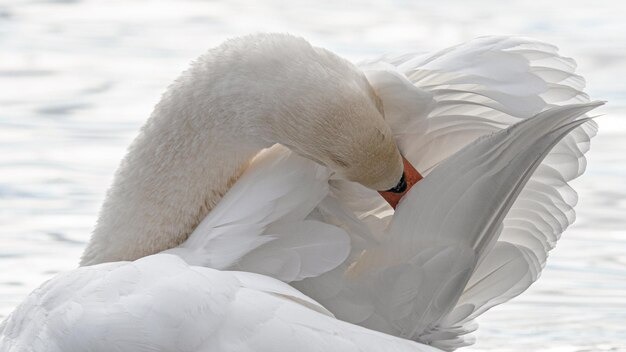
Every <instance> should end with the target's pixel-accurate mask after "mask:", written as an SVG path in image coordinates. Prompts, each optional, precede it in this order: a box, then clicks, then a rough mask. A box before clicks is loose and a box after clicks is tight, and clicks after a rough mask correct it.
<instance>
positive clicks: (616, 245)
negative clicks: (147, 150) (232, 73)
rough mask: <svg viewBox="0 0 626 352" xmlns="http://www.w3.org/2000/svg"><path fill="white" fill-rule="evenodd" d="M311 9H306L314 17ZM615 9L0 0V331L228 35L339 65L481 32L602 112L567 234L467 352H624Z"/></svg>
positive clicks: (620, 56)
mask: <svg viewBox="0 0 626 352" xmlns="http://www.w3.org/2000/svg"><path fill="white" fill-rule="evenodd" d="M313 4H315V5H313ZM625 10H626V7H625V6H624V5H621V4H620V2H618V1H614V2H610V1H595V2H587V1H580V0H576V1H565V0H555V1H536V2H508V1H472V2H469V1H467V2H465V1H430V2H428V1H391V2H388V3H386V4H384V5H383V4H381V2H379V1H358V2H357V1H345V2H341V3H340V2H338V1H329V2H319V3H313V2H310V3H309V2H306V1H279V0H269V1H264V2H262V3H256V4H255V3H253V2H246V1H236V0H229V1H192V0H186V1H173V0H171V1H165V0H164V1H144V0H132V1H129V0H125V1H122V0H118V1H106V2H102V1H95V0H87V1H81V0H74V1H72V0H66V1H17V0H0V243H1V245H0V318H1V317H2V316H5V315H6V314H8V313H9V312H10V311H11V310H12V309H13V307H14V306H15V305H16V304H17V303H18V302H20V301H21V300H22V299H23V297H24V296H25V295H26V294H27V293H28V292H30V291H31V290H32V289H33V288H35V287H36V286H38V285H39V284H40V283H41V282H43V281H44V280H45V279H47V278H50V277H51V276H52V275H53V274H54V273H56V272H59V271H63V270H68V269H71V268H73V267H75V266H76V263H77V261H78V257H79V255H80V253H81V250H82V248H83V247H84V245H85V242H86V240H87V238H88V235H89V232H90V230H91V227H92V225H93V224H94V221H95V218H96V213H97V210H98V207H99V204H100V202H101V201H102V199H103V196H104V192H105V190H106V187H107V185H108V183H109V182H110V180H111V177H112V174H113V171H114V170H115V168H116V166H117V163H118V161H119V159H120V158H121V156H122V155H123V153H124V149H125V147H126V145H127V144H128V142H129V141H130V140H131V139H132V137H133V136H134V134H135V133H136V131H137V129H138V128H139V126H140V125H141V124H142V123H143V121H144V120H145V119H146V117H147V116H148V115H149V113H150V111H151V109H152V107H153V106H154V104H155V103H156V102H157V100H158V98H159V95H160V93H161V92H162V91H163V90H164V88H165V87H166V86H167V85H168V84H169V83H170V82H171V81H172V80H173V79H174V78H175V77H176V76H177V74H178V73H179V72H180V71H181V70H182V69H184V68H185V67H186V66H187V64H188V62H189V61H190V60H191V59H193V58H195V57H196V56H198V55H199V54H201V53H202V52H203V51H205V50H206V49H207V48H209V47H211V46H214V45H217V44H219V43H220V42H221V41H222V40H224V39H225V38H227V37H230V36H235V35H240V34H245V33H250V32H258V31H283V32H290V33H294V34H299V35H302V36H305V37H306V38H308V39H309V40H310V41H312V42H314V43H315V44H317V45H320V46H324V47H327V48H329V49H331V50H333V51H335V52H337V53H339V54H342V55H343V56H345V57H348V58H350V59H354V60H358V59H362V58H366V57H369V56H372V55H377V54H381V53H384V52H390V51H391V52H403V51H428V50H434V49H438V48H442V47H445V46H448V45H453V44H456V43H458V42H461V41H465V40H468V39H471V38H473V37H476V36H480V35H486V34H520V35H526V36H532V37H536V38H540V39H542V40H544V41H548V42H551V43H554V44H557V45H559V46H560V47H561V49H562V52H563V53H564V54H566V55H569V56H572V57H575V58H576V59H577V61H578V62H579V72H580V73H581V74H582V75H584V76H585V77H586V78H587V81H588V91H589V92H590V94H591V96H592V97H593V98H597V99H606V100H609V105H608V106H607V107H606V108H603V110H602V111H601V112H602V113H604V114H606V116H605V117H603V118H602V119H600V120H599V123H600V134H599V135H598V137H597V138H595V139H594V141H593V143H592V150H591V152H590V153H589V154H588V156H589V167H588V169H587V172H586V174H585V175H584V176H583V177H582V178H581V179H579V180H577V181H576V182H575V183H574V186H575V188H576V189H577V190H578V191H579V195H580V202H579V205H578V207H577V210H578V220H577V222H576V224H575V225H574V226H572V227H571V228H570V229H568V230H567V231H566V232H565V234H564V236H563V238H562V240H561V241H560V242H559V245H558V247H557V248H556V249H555V250H554V251H553V252H552V255H551V257H550V259H549V261H548V266H547V268H546V270H545V271H544V274H543V277H542V278H541V279H540V280H539V282H537V283H536V284H535V285H534V286H533V287H532V288H531V289H530V290H529V291H528V292H526V293H524V294H523V295H521V296H520V297H518V298H516V299H515V300H513V301H511V302H509V303H506V304H504V305H502V306H500V307H497V308H495V309H493V310H492V311H490V312H488V313H487V314H485V315H484V316H483V317H482V318H481V319H480V320H479V322H480V324H481V327H480V329H479V331H478V343H477V344H476V346H475V347H473V348H472V349H474V350H498V351H529V350H534V351H539V350H540V351H617V350H626V186H625V185H626V123H625V122H624V119H625V118H626V20H625V19H624V13H625Z"/></svg>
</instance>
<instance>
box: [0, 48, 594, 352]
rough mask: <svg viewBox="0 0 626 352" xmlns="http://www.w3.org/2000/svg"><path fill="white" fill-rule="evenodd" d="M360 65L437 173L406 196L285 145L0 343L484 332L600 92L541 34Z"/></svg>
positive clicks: (324, 342) (454, 336) (405, 345)
mask: <svg viewBox="0 0 626 352" xmlns="http://www.w3.org/2000/svg"><path fill="white" fill-rule="evenodd" d="M360 67H361V68H362V69H363V71H364V72H365V74H366V76H367V78H368V80H369V81H370V83H371V84H372V87H373V88H374V90H375V91H376V94H377V95H378V96H379V97H380V99H381V100H382V103H383V108H384V112H385V118H386V121H387V123H388V124H389V125H390V127H391V129H392V131H393V133H394V135H395V137H396V141H397V143H398V145H399V147H400V150H401V151H402V153H403V155H404V156H405V157H406V158H407V159H409V160H410V161H411V163H412V164H413V165H415V167H416V168H417V169H418V170H420V171H422V172H423V174H425V175H426V177H425V179H424V180H422V181H420V182H419V183H418V184H417V185H416V186H414V187H413V189H412V190H411V191H410V192H409V193H408V194H407V195H406V196H405V198H404V199H403V201H402V202H401V203H400V205H399V206H398V208H397V210H396V212H395V214H394V212H393V210H392V209H391V208H390V207H389V206H388V205H387V204H386V203H385V201H384V200H383V199H382V198H381V197H380V196H379V195H378V194H377V193H376V192H375V191H372V190H370V189H368V188H365V187H363V186H361V185H359V184H357V183H353V182H349V181H345V180H342V179H340V178H338V177H337V176H336V175H333V174H332V173H331V172H330V171H329V170H328V169H327V168H325V167H323V166H321V165H318V164H316V163H314V162H312V161H310V160H308V159H305V158H303V157H300V156H298V155H296V154H294V153H292V152H291V151H289V150H288V149H286V148H284V147H281V146H274V147H272V148H270V149H267V150H265V151H263V152H262V153H260V154H259V155H258V156H257V157H256V158H255V159H254V160H253V162H252V163H251V165H250V166H249V167H248V168H247V169H246V171H245V172H244V174H243V176H242V177H241V178H240V179H239V180H238V181H237V182H236V183H235V185H234V186H233V187H232V188H231V189H230V190H229V191H228V193H227V194H226V195H225V196H224V198H222V199H221V201H220V202H219V203H218V204H217V206H216V207H215V208H214V209H213V210H212V211H211V212H210V213H209V215H208V216H207V217H206V218H205V219H204V220H203V221H202V222H201V223H200V225H199V226H197V228H196V229H195V231H194V232H193V234H192V235H191V236H190V237H189V239H188V240H187V241H186V242H184V243H183V244H181V245H180V246H178V247H176V248H173V249H170V250H167V251H165V252H164V253H160V254H156V255H152V256H149V257H146V258H143V259H140V260H137V261H135V262H116V263H109V264H99V265H95V266H90V267H83V268H80V269H77V270H75V271H71V272H68V273H65V274H61V275H58V276H57V277H55V278H54V279H52V280H50V281H49V282H47V283H45V284H44V285H43V286H42V287H41V288H39V289H37V290H36V291H34V292H33V293H32V294H31V295H30V296H29V297H28V298H27V299H26V301H25V302H23V303H22V304H21V305H20V306H19V307H18V308H17V309H16V310H15V311H14V312H13V313H12V314H11V315H10V316H9V317H8V318H7V319H6V320H5V321H4V322H3V323H2V325H0V351H3V352H5V351H6V352H9V351H10V352H15V351H50V352H52V351H65V352H68V351H296V350H297V351H381V350H390V351H428V350H432V349H433V348H432V347H429V346H427V345H426V344H428V345H433V346H436V347H438V348H441V349H445V350H453V349H455V348H458V347H461V346H464V345H468V344H471V343H472V341H473V340H472V338H471V336H470V335H468V334H469V333H471V332H472V331H473V330H475V329H476V324H475V323H473V320H474V318H476V317H477V316H479V315H480V314H481V313H483V312H484V311H486V310H487V309H489V308H491V307H492V306H494V305H497V304H500V303H503V302H505V301H507V300H508V299H510V298H512V297H514V296H516V295H518V294H520V293H521V292H523V291H524V290H525V289H526V288H528V286H529V285H530V284H531V283H532V282H534V281H535V280H536V279H537V278H538V276H539V274H540V273H541V269H542V268H543V266H544V264H545V260H546V257H547V253H548V251H549V250H550V249H552V248H553V247H554V245H555V243H556V241H557V240H558V238H559V237H560V235H561V233H562V232H563V231H564V230H565V228H566V227H567V226H568V225H570V224H571V223H572V222H573V220H574V211H573V207H574V205H575V203H576V194H575V192H574V191H573V190H572V189H571V188H570V187H569V186H568V184H567V182H568V181H570V180H572V179H573V178H575V177H577V176H579V175H580V174H582V172H583V171H584V168H585V158H584V153H585V152H586V151H587V150H588V148H589V140H590V138H591V137H593V135H594V134H595V129H596V125H595V123H594V122H593V121H591V120H589V119H588V118H586V116H585V114H586V113H587V112H588V111H590V110H591V109H593V108H595V107H597V106H599V105H601V103H598V102H592V103H590V102H589V99H588V97H587V96H586V95H585V94H584V93H583V92H582V90H583V87H584V80H583V79H582V78H581V77H580V76H578V75H576V74H575V73H574V68H575V65H574V63H573V61H572V60H571V59H567V58H563V57H561V56H559V55H558V53H557V50H556V48H555V47H553V46H551V45H547V44H543V43H539V42H536V41H533V40H529V39H520V38H508V37H487V38H479V39H476V40H474V41H471V42H469V43H466V44H462V45H459V46H456V47H453V48H449V49H446V50H443V51H441V52H438V53H435V54H433V55H405V56H400V57H383V58H381V59H379V60H375V61H372V62H367V63H363V64H361V66H360ZM232 270H236V271H232ZM253 273H257V274H253ZM258 274H262V275H258ZM287 283H289V284H290V285H288V284H287ZM294 287H295V288H294ZM296 289H297V290H296ZM409 340H414V341H417V342H413V341H409Z"/></svg>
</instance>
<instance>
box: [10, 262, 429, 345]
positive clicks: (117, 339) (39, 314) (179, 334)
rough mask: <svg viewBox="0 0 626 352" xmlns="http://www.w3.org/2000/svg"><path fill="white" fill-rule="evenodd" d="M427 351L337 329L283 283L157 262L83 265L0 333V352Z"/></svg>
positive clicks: (46, 288) (354, 329)
mask: <svg viewBox="0 0 626 352" xmlns="http://www.w3.org/2000/svg"><path fill="white" fill-rule="evenodd" d="M384 349H392V350H394V351H407V352H409V351H412V352H418V351H424V352H426V351H435V349H433V348H431V347H428V346H421V345H419V344H417V343H415V342H412V341H408V340H404V339H398V338H395V337H393V336H390V335H385V334H382V333H379V332H376V331H372V330H368V329H365V328H362V327H359V326H355V325H352V324H349V323H345V322H342V321H339V320H337V319H335V318H334V317H332V314H330V313H329V312H328V311H327V310H326V309H324V308H323V307H321V306H320V305H319V304H318V303H316V302H314V301H313V300H311V299H310V298H308V297H306V296H304V295H303V294H301V293H300V292H298V291H297V290H295V289H293V288H292V287H290V286H289V285H287V284H285V283H283V282H281V281H278V280H275V279H271V278H269V277H267V276H261V275H257V274H252V273H243V272H229V271H218V270H214V269H210V268H201V267H192V266H189V265H188V264H186V263H185V262H183V261H182V260H181V259H180V258H178V257H176V256H173V255H167V254H156V255H153V256H149V257H146V258H142V259H140V260H137V261H135V262H117V263H111V264H100V265H96V266H90V267H82V268H79V269H77V270H74V271H71V272H68V273H65V274H62V275H60V276H57V277H56V278H55V279H53V280H51V281H49V282H47V283H46V284H44V285H43V286H42V287H41V288H39V289H38V290H37V291H35V292H33V293H32V294H31V295H30V296H29V298H28V300H27V301H26V302H24V303H22V304H21V305H20V307H19V308H18V309H17V310H16V311H15V312H13V313H12V314H11V316H9V318H8V319H7V320H6V321H5V322H4V323H3V326H2V327H0V351H3V352H22V351H34V352H44V351H45V352H84V351H91V352H111V351H133V352H154V351H163V352H165V351H181V352H184V351H188V352H209V351H223V352H229V351H232V352H246V351H249V352H253V351H257V352H258V351H267V352H271V351H281V350H282V351H303V352H309V351H310V352H314V351H321V350H323V351H354V352H357V351H363V352H365V351H372V352H373V351H380V350H384Z"/></svg>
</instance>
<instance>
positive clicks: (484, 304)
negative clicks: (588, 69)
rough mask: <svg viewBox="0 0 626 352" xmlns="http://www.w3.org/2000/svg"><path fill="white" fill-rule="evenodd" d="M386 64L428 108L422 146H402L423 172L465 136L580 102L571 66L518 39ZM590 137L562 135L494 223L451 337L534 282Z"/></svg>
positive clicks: (588, 127) (565, 222) (570, 217)
mask: <svg viewBox="0 0 626 352" xmlns="http://www.w3.org/2000/svg"><path fill="white" fill-rule="evenodd" d="M395 65H396V66H397V68H396V69H397V70H399V71H400V72H402V73H404V74H406V76H407V77H408V79H409V80H410V81H411V82H412V83H415V85H416V86H417V87H420V88H422V89H424V90H425V91H427V92H429V93H431V94H433V96H434V99H435V100H436V101H437V108H435V109H434V110H433V111H431V113H430V115H429V116H428V121H429V124H428V126H429V127H428V132H426V133H425V134H426V136H427V138H422V141H420V142H417V143H413V142H409V143H407V144H409V146H408V148H407V149H409V150H411V151H414V152H415V153H416V154H415V155H424V156H425V159H420V160H419V162H420V163H421V166H420V167H422V168H424V170H429V169H431V168H432V167H433V166H434V165H436V164H437V163H439V162H440V161H441V160H443V159H445V158H446V157H447V155H446V154H447V150H448V149H449V148H452V150H456V149H458V148H459V147H461V146H463V145H464V144H465V143H467V141H468V140H470V139H472V138H474V136H477V135H483V134H485V133H488V132H490V131H493V130H498V129H501V128H503V127H506V126H507V125H510V124H511V123H512V122H514V121H516V120H519V119H522V118H526V117H527V116H529V114H534V113H537V112H539V111H542V110H545V109H547V108H549V107H551V106H555V105H565V104H569V103H576V102H587V101H589V98H588V96H587V95H586V94H585V93H584V92H583V89H584V86H585V81H584V79H583V78H582V77H581V76H579V75H577V74H576V73H575V72H574V71H575V68H576V63H575V62H574V61H573V60H572V59H570V58H565V57H561V56H559V54H558V50H557V48H556V47H554V46H552V45H549V44H545V43H540V42H537V41H534V40H530V39H525V38H508V37H486V38H479V39H477V40H474V41H471V42H469V43H466V44H462V45H459V46H456V47H453V48H450V49H447V50H443V51H441V52H438V53H435V54H433V55H431V56H421V57H417V56H415V57H404V58H397V59H396V61H395ZM466 115H470V116H466ZM418 120H419V119H418ZM596 130H597V125H596V123H595V122H594V121H590V122H589V123H586V124H584V125H583V126H581V127H579V128H577V129H576V130H574V131H572V133H570V135H568V136H566V137H565V138H564V139H563V140H562V141H561V142H559V143H558V144H557V145H556V146H555V147H554V148H553V150H552V151H551V152H550V154H548V156H547V157H546V158H545V160H544V161H543V162H542V164H541V165H540V166H539V167H538V168H537V170H535V173H534V174H533V176H532V177H531V179H530V180H529V182H528V183H527V184H526V186H525V187H524V188H523V190H522V191H521V193H520V194H519V196H518V198H517V200H515V202H514V204H513V206H512V208H511V210H510V211H509V213H508V215H507V216H506V218H505V219H504V221H503V227H502V232H501V234H500V236H499V242H498V243H497V244H496V245H495V247H494V248H493V250H492V251H490V252H488V253H486V255H485V256H483V257H481V258H480V260H481V264H480V265H479V267H478V268H477V269H476V272H475V273H474V275H473V276H472V278H471V279H470V281H469V283H468V287H467V288H466V291H465V293H464V294H463V296H462V297H461V300H460V301H459V305H458V307H457V308H455V312H454V314H451V317H450V319H449V322H448V324H449V325H450V327H451V329H452V327H454V329H457V330H460V331H463V330H464V331H471V330H472V329H475V324H472V323H471V319H472V318H474V317H476V316H478V315H480V314H482V313H483V312H484V311H486V310H487V309H489V308H491V307H493V306H494V305H497V304H500V303H503V302H505V301H507V300H509V299H511V298H512V297H515V296H517V295H518V294H520V293H521V292H523V291H525V290H526V289H527V288H528V287H529V286H530V285H531V284H532V283H533V282H534V281H536V280H537V278H538V276H539V275H540V273H541V270H542V268H543V267H544V265H545V261H546V258H547V255H548V251H549V250H551V249H552V248H554V246H555V244H556V241H557V240H558V239H559V237H560V235H561V233H562V232H563V231H564V230H565V229H566V228H567V227H568V226H569V225H571V224H572V222H573V221H574V219H575V212H574V206H575V205H576V202H577V196H576V192H575V191H574V190H573V189H572V188H571V187H570V186H569V185H568V182H569V181H571V180H573V179H574V178H576V177H578V176H580V175H581V174H582V173H583V172H584V170H585V166H586V159H585V157H584V154H585V153H586V152H587V151H588V150H589V142H590V139H591V138H592V137H593V136H595V134H596ZM431 136H432V138H431ZM442 150H444V151H446V152H444V153H441V151H442ZM409 153H411V152H409ZM453 316H454V317H456V318H452V317H453ZM460 317H463V318H462V319H461V318H460ZM455 319H456V321H454V320H455ZM463 325H465V326H467V328H461V326H463Z"/></svg>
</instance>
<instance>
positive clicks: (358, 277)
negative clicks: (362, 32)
mask: <svg viewBox="0 0 626 352" xmlns="http://www.w3.org/2000/svg"><path fill="white" fill-rule="evenodd" d="M600 104H601V103H590V104H579V105H568V106H565V107H556V108H552V109H550V110H547V111H545V112H543V113H541V114H538V115H537V116H535V117H534V118H532V119H526V120H522V121H521V122H520V123H518V124H516V125H514V126H512V127H510V128H508V129H506V130H503V131H500V132H498V133H495V134H492V135H489V136H485V137H482V138H480V139H479V140H477V141H475V142H473V143H471V144H470V145H469V146H467V147H465V148H464V149H462V150H461V151H459V152H457V153H456V154H454V155H453V156H451V157H450V158H448V159H447V160H446V161H444V162H442V163H441V164H440V165H439V166H438V167H437V168H435V169H434V170H433V171H432V172H431V173H430V174H429V175H428V176H426V178H425V179H424V180H423V181H420V182H419V183H418V184H417V185H416V186H414V188H413V189H412V190H411V191H410V192H409V193H408V194H407V196H405V199H404V200H403V201H402V202H401V203H400V205H399V207H398V209H397V211H396V213H395V215H394V217H393V220H392V222H391V224H390V228H389V231H388V233H387V234H386V237H384V238H381V239H380V240H379V244H378V245H376V246H371V247H370V248H368V249H367V250H366V251H364V252H363V253H361V255H359V256H356V257H355V260H354V261H353V262H349V263H346V264H344V265H342V266H341V267H339V268H337V269H335V270H333V271H331V272H329V273H326V274H324V275H321V276H320V277H316V278H310V279H306V280H303V281H301V282H297V283H294V286H295V287H296V288H298V289H300V290H301V291H302V292H305V293H306V294H308V295H309V296H311V297H312V298H313V299H315V300H316V301H318V302H320V303H322V304H323V305H324V306H325V307H326V308H328V309H329V310H330V311H332V312H333V313H334V314H335V315H336V316H337V317H338V318H340V319H345V320H347V321H352V322H355V323H358V324H360V325H363V326H366V327H370V328H372V329H375V330H378V331H384V332H387V333H390V334H392V335H395V336H400V337H404V338H409V339H413V340H417V341H421V342H425V343H428V344H432V345H434V346H437V347H440V348H445V349H454V348H456V347H459V346H460V345H463V344H466V343H467V342H468V340H462V339H460V338H458V335H462V334H464V333H466V332H467V330H468V329H469V326H464V325H462V324H461V325H452V324H451V323H452V322H457V321H463V319H464V318H467V317H468V316H470V315H471V314H472V313H473V312H474V310H473V308H474V307H469V308H468V306H465V309H458V308H455V306H456V305H457V302H458V301H459V299H461V300H462V299H463V296H462V294H463V292H464V287H466V285H467V283H468V281H469V282H470V283H471V281H470V280H471V277H472V276H473V273H474V269H475V268H476V265H477V263H479V262H480V261H481V258H483V257H484V256H485V254H486V253H489V251H490V250H491V248H493V246H494V242H495V241H496V240H497V238H498V235H499V234H500V231H501V224H502V221H503V219H504V217H505V216H506V214H507V213H508V211H509V209H510V208H511V206H512V205H513V201H514V200H515V199H516V197H517V196H518V195H519V193H520V192H521V191H522V189H523V188H524V186H525V185H526V183H527V182H528V180H529V179H530V178H531V176H532V174H533V171H535V169H536V168H537V167H538V166H539V165H540V164H541V162H542V160H543V159H544V158H545V157H546V155H547V154H548V152H549V151H550V149H552V148H553V147H554V145H555V144H556V143H557V142H559V141H560V140H562V139H563V138H564V137H565V136H566V135H567V134H568V133H570V132H571V131H572V130H574V129H575V128H577V127H578V126H580V125H581V124H583V123H585V122H588V119H581V120H576V121H574V119H576V118H577V117H579V116H581V115H584V114H585V113H586V112H587V111H589V110H591V109H593V108H595V107H597V106H598V105H600ZM500 247H501V245H499V246H498V247H497V248H500ZM497 253H498V254H502V253H501V252H500V251H498V252H497ZM521 258H522V259H524V258H523V257H521ZM497 259H501V260H503V261H504V263H505V264H507V261H512V260H516V259H519V258H518V257H515V256H514V257H510V258H507V259H502V258H497ZM483 263H484V262H483ZM508 264H510V267H511V268H516V267H517V268H518V269H519V265H517V266H516V264H520V263H508ZM521 264H522V269H523V272H526V271H528V270H527V269H528V264H527V263H526V262H525V261H522V263H521ZM518 277H519V275H518ZM494 280H495V278H494ZM494 280H491V284H492V285H494V286H493V287H490V288H489V289H493V290H496V291H498V292H501V291H500V288H499V287H498V286H497V285H496V284H495V283H494ZM505 285H506V284H505ZM463 322H464V321H463Z"/></svg>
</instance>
